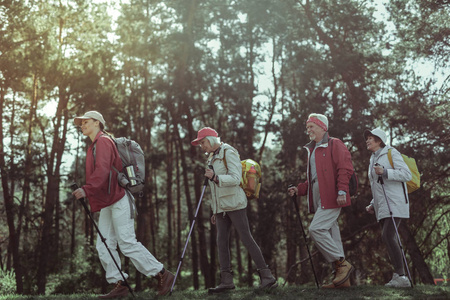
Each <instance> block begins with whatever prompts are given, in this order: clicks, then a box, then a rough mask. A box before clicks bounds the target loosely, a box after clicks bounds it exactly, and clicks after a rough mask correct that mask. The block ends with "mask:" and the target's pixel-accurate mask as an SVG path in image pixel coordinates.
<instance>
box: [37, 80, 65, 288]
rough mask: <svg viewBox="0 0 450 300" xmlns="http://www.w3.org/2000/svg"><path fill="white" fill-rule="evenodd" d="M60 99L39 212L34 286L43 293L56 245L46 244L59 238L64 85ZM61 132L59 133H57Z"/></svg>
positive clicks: (63, 139)
mask: <svg viewBox="0 0 450 300" xmlns="http://www.w3.org/2000/svg"><path fill="white" fill-rule="evenodd" d="M59 92H60V93H59V102H58V107H57V109H56V121H55V128H54V132H53V140H52V149H51V152H50V153H48V154H47V155H46V156H47V162H48V163H47V180H48V182H47V190H46V197H45V204H44V211H43V213H42V223H43V225H42V230H41V239H40V243H39V244H40V249H39V263H38V270H37V286H38V293H39V294H45V287H46V283H47V272H48V268H49V267H51V266H52V265H54V264H53V262H50V260H52V259H53V258H54V257H56V256H57V253H58V252H57V249H53V251H49V250H52V249H49V248H48V246H47V247H46V246H44V245H51V246H53V248H57V247H56V245H58V241H57V240H56V239H55V236H54V232H53V230H52V228H53V224H54V223H53V221H54V211H55V207H56V204H57V202H58V201H59V183H60V167H61V163H62V155H63V152H64V145H65V142H66V132H67V120H68V113H67V102H68V98H67V97H66V95H65V87H59ZM40 127H41V131H42V133H43V138H44V141H45V130H44V126H43V124H40ZM60 134H61V137H60V136H59V135H60Z"/></svg>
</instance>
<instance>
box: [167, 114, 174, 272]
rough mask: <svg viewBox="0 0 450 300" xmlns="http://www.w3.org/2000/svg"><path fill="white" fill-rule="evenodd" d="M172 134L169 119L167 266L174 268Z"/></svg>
mask: <svg viewBox="0 0 450 300" xmlns="http://www.w3.org/2000/svg"><path fill="white" fill-rule="evenodd" d="M172 140H173V139H172V135H171V133H170V123H169V120H167V126H166V149H167V154H166V175H167V191H166V193H167V194H166V198H167V266H168V268H169V269H170V268H172V248H173V245H172V239H173V229H172V211H173V203H172V202H173V200H172V185H173V142H172Z"/></svg>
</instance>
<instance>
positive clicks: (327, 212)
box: [309, 181, 345, 263]
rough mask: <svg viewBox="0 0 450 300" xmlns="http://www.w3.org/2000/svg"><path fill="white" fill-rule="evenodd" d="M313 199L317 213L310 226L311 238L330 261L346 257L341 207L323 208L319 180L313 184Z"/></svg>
mask: <svg viewBox="0 0 450 300" xmlns="http://www.w3.org/2000/svg"><path fill="white" fill-rule="evenodd" d="M313 199H314V209H315V214H314V218H313V220H312V221H311V225H310V226H309V234H310V236H311V239H312V240H313V241H314V242H315V243H316V247H317V248H318V249H319V251H320V253H322V255H323V256H324V257H325V259H326V260H327V261H328V262H329V263H331V262H335V261H337V260H339V259H340V258H345V256H344V247H343V246H342V240H341V232H340V230H339V224H338V221H337V219H338V217H339V214H340V213H341V208H329V209H323V208H322V206H321V200H320V194H319V183H318V182H317V181H316V182H315V183H314V184H313Z"/></svg>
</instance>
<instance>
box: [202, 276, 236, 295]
mask: <svg viewBox="0 0 450 300" xmlns="http://www.w3.org/2000/svg"><path fill="white" fill-rule="evenodd" d="M234 288H235V286H234V283H233V272H231V271H221V272H220V284H219V285H218V286H216V287H215V288H210V289H209V290H208V294H218V293H222V292H226V291H229V290H233V289H234Z"/></svg>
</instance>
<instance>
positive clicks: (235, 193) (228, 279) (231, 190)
mask: <svg viewBox="0 0 450 300" xmlns="http://www.w3.org/2000/svg"><path fill="white" fill-rule="evenodd" d="M191 143H192V145H194V146H197V145H200V147H201V148H202V150H203V151H205V152H206V153H208V154H209V156H208V160H207V166H208V167H207V168H206V169H205V176H206V177H208V178H209V179H210V181H209V186H210V188H211V194H212V201H211V208H212V211H213V216H212V217H211V223H212V224H215V225H216V227H217V248H218V252H219V264H220V284H219V285H218V286H217V287H215V288H210V289H209V290H208V292H209V293H210V294H212V293H221V292H224V291H227V290H231V289H234V288H235V286H234V283H233V275H232V271H231V257H230V245H229V240H230V231H231V225H233V227H234V228H235V229H236V230H237V232H238V233H239V237H240V239H241V241H242V243H243V244H244V246H245V247H246V248H247V250H248V252H249V253H250V256H251V257H252V259H253V261H254V262H255V264H256V268H257V269H258V272H259V275H260V278H261V285H260V287H259V288H260V289H270V288H274V287H277V286H278V284H277V281H276V279H275V278H274V277H273V275H272V273H271V271H270V269H269V268H268V266H267V264H266V262H265V260H264V257H263V255H262V253H261V249H260V248H259V246H258V245H257V244H256V242H255V240H254V239H253V237H252V234H251V232H250V226H249V224H248V219H247V211H246V207H247V196H246V195H245V192H244V190H243V189H242V188H241V187H240V186H239V185H240V183H241V177H242V164H241V161H240V158H239V153H238V151H237V150H236V149H235V148H233V147H232V146H230V145H228V144H225V143H220V139H219V137H218V134H217V131H215V130H214V129H212V128H209V127H205V128H202V129H200V130H199V131H198V134H197V138H196V139H195V140H193V141H192V142H191ZM209 166H212V168H209Z"/></svg>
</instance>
